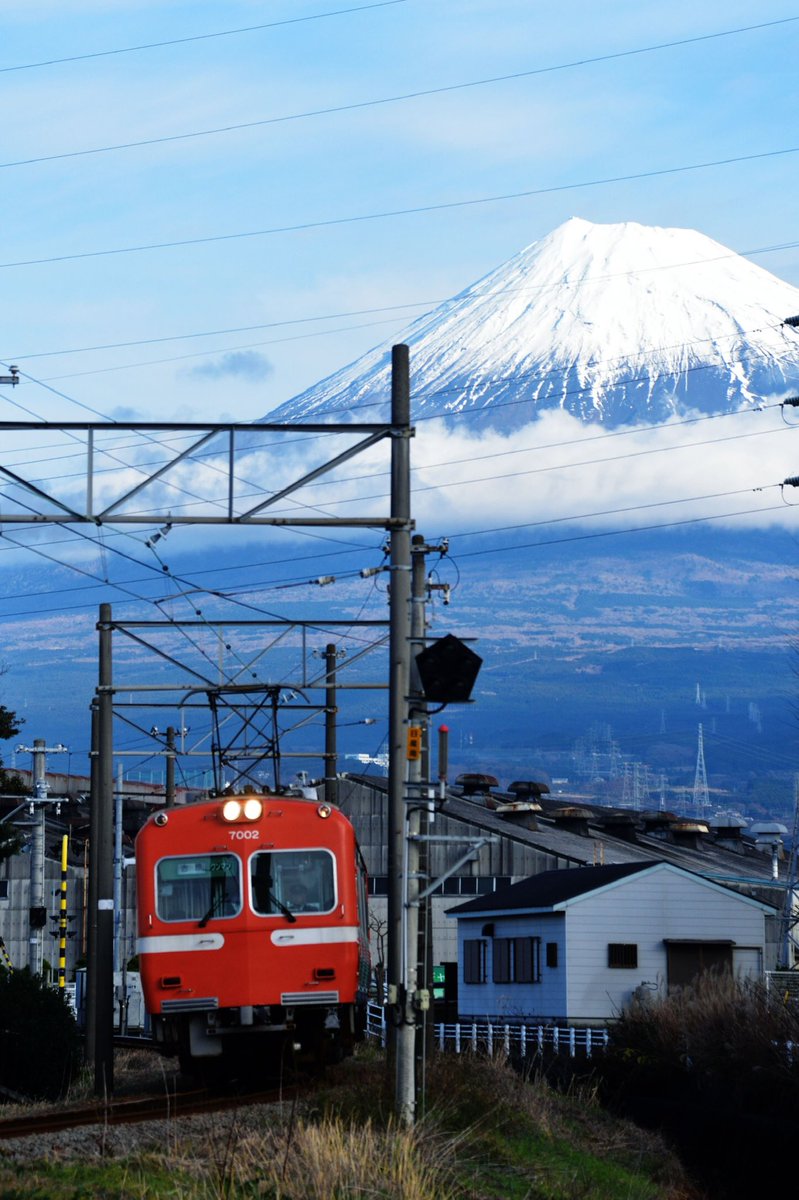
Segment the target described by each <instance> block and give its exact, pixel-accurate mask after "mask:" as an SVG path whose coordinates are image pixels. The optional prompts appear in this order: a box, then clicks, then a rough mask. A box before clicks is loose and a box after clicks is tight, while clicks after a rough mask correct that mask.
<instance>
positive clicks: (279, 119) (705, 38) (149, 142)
mask: <svg viewBox="0 0 799 1200" xmlns="http://www.w3.org/2000/svg"><path fill="white" fill-rule="evenodd" d="M387 3H402V0H387V2H386V3H383V4H371V5H365V6H364V8H363V10H364V11H365V10H366V9H368V8H382V7H386V6H387ZM358 11H362V10H361V9H343V10H339V11H338V12H334V13H321V14H314V15H312V16H309V17H304V18H294V19H293V20H288V21H276V22H274V23H273V24H270V25H263V26H252V27H249V28H245V29H235V30H228V31H223V32H221V33H216V34H205V35H199V36H197V37H193V38H179V39H175V40H173V41H169V42H155V43H151V44H150V45H144V46H131V47H127V48H125V49H121V50H107V51H101V52H99V53H97V54H88V55H77V56H74V57H72V58H66V59H55V60H52V61H51V62H49V63H48V62H41V63H30V64H27V66H20V67H0V74H2V73H3V72H4V71H5V72H8V71H13V70H25V69H31V68H32V67H42V66H50V65H54V63H58V62H61V63H63V62H75V61H79V60H80V59H82V58H99V57H104V56H105V55H110V54H125V53H131V52H132V51H134V50H147V49H151V48H153V47H160V46H170V45H178V44H180V43H182V42H190V41H202V40H205V39H207V38H211V37H225V36H230V34H234V33H248V32H251V31H252V30H253V29H270V28H274V27H275V26H277V25H289V24H296V23H298V22H299V21H301V20H306V21H307V20H320V19H322V18H323V17H330V16H340V15H342V14H343V13H352V12H358ZM795 21H799V17H780V18H778V19H776V20H773V21H761V22H759V23H758V24H755V25H740V26H737V27H736V28H734V29H722V30H717V31H715V32H713V33H705V34H697V35H695V36H694V37H687V38H677V39H674V40H672V41H667V42H656V43H654V44H652V45H648V46H637V47H633V48H632V49H628V50H617V51H612V52H610V53H608V54H596V55H592V56H590V57H586V58H578V59H573V60H571V61H570V62H563V63H555V64H552V65H550V66H544V67H532V68H530V69H529V70H525V71H511V72H508V73H506V74H501V75H490V76H486V77H484V78H481V79H467V80H461V81H458V82H455V83H450V84H443V85H441V86H437V87H429V88H418V89H416V90H414V91H409V92H400V93H397V94H396V95H390V96H377V97H372V98H370V99H368V100H356V101H351V102H349V103H347V104H335V105H329V106H327V107H322V108H313V109H306V110H305V111H303V112H295V113H284V114H282V115H280V116H273V117H260V118H257V119H255V120H249V121H238V122H230V123H227V124H225V125H219V126H216V127H213V128H207V129H193V130H188V131H186V132H184V133H174V134H162V135H160V136H158V137H151V138H137V139H132V140H129V141H124V142H115V143H111V144H107V145H103V146H90V147H87V148H85V149H80V150H64V151H60V152H59V153H56V154H40V155H36V156H31V157H29V158H20V159H12V160H10V161H8V162H0V170H4V169H9V168H13V167H27V166H32V165H34V164H38V163H49V162H58V161H61V160H64V159H72V158H84V157H87V156H92V155H101V154H111V153H116V152H120V151H123V150H135V149H141V148H144V147H146V146H161V145H164V144H165V143H174V142H184V141H192V140H196V139H198V138H206V137H219V136H222V135H224V134H228V133H238V132H241V131H243V130H246V129H262V128H263V127H264V126H268V125H280V124H285V123H287V122H292V121H304V120H309V119H311V118H314V117H323V116H334V115H338V114H340V113H349V112H357V111H358V110H360V109H369V108H377V107H380V106H385V105H390V104H398V103H402V102H405V101H407V100H419V99H423V98H426V97H428V96H440V95H445V94H447V93H452V92H460V91H466V90H469V89H471V88H480V87H487V86H489V85H492V84H497V83H509V82H512V81H516V80H519V79H531V78H534V77H536V76H540V75H551V74H555V73H557V72H560V71H570V70H574V69H576V68H578V67H586V66H594V65H596V64H598V63H605V62H616V61H618V60H619V59H624V58H634V57H636V56H640V55H644V54H653V53H656V52H658V51H662V50H673V49H677V48H680V47H683V46H691V45H696V44H698V43H704V42H710V41H715V40H718V39H720V38H729V37H735V36H738V35H740V34H743V33H753V32H755V31H758V30H761V29H771V28H774V27H775V26H782V25H789V24H792V23H793V22H795Z"/></svg>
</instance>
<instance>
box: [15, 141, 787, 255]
mask: <svg viewBox="0 0 799 1200" xmlns="http://www.w3.org/2000/svg"><path fill="white" fill-rule="evenodd" d="M791 154H799V146H783V147H780V148H779V149H776V150H760V151H757V152H755V153H751V154H736V155H729V156H727V157H725V158H715V159H708V160H706V161H704V162H697V163H683V164H681V165H679V166H674V167H655V168H652V169H651V170H649V171H632V172H630V173H628V174H621V175H607V176H603V177H599V178H596V179H583V180H580V181H579V182H577V183H559V184H552V185H549V186H547V187H536V188H525V189H522V190H519V191H513V192H501V193H497V194H495V195H491V196H472V197H468V198H466V199H462V200H448V201H441V202H439V203H435V204H433V203H430V204H414V205H409V206H408V207H405V208H391V209H384V210H383V211H381V212H370V213H356V214H352V215H350V216H343V217H327V218H320V219H317V220H313V221H299V222H295V223H291V224H287V225H273V226H271V227H267V228H264V229H245V230H237V231H235V232H232V233H217V234H207V235H205V236H203V237H192V238H172V239H169V240H166V241H161V242H141V243H137V244H132V245H128V246H109V247H106V248H104V249H102V250H80V251H75V252H73V253H71V254H49V255H46V256H44V257H41V258H22V259H13V260H9V261H6V262H0V270H11V269H13V268H16V267H38V266H45V265H48V266H49V265H52V264H54V263H63V262H79V261H81V260H86V259H93V258H109V257H114V256H117V255H125V254H140V253H143V252H145V251H154V250H178V249H182V248H184V247H188V246H207V245H212V244H218V243H221V242H234V241H243V240H247V239H250V238H261V237H273V236H276V235H278V234H284V233H304V232H307V231H308V230H311V229H331V228H334V227H341V226H345V225H357V224H362V223H364V222H371V221H385V220H390V219H392V218H394V217H408V216H420V215H423V214H426V213H434V212H452V211H454V210H456V209H461V208H475V207H477V206H480V205H484V204H500V203H506V202H508V201H512V200H526V199H530V198H531V197H533V196H546V195H552V194H554V193H557V192H571V191H579V190H581V189H583V188H595V187H607V186H609V185H610V184H614V183H630V182H634V181H635V180H639V179H657V178H662V177H665V176H668V175H680V174H685V173H688V172H691V171H705V170H712V169H714V168H716V167H726V166H734V165H738V164H740V163H745V162H757V161H762V160H765V159H770V158H779V157H785V156H787V155H791Z"/></svg>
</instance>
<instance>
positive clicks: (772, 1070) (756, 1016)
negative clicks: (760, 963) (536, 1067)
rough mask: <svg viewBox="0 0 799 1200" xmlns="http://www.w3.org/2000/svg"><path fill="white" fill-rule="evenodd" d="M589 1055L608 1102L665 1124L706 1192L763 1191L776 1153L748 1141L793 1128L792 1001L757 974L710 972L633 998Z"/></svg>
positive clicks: (797, 1107) (798, 1082) (797, 1025)
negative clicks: (661, 992) (655, 994)
mask: <svg viewBox="0 0 799 1200" xmlns="http://www.w3.org/2000/svg"><path fill="white" fill-rule="evenodd" d="M594 1063H595V1069H596V1070H597V1073H598V1074H599V1076H600V1077H601V1095H602V1097H603V1099H604V1100H605V1102H606V1103H607V1104H609V1106H610V1107H611V1108H613V1109H614V1110H615V1111H616V1112H618V1113H621V1114H623V1115H625V1116H629V1117H632V1118H633V1119H634V1120H637V1121H639V1122H640V1123H642V1124H645V1125H648V1126H650V1127H658V1128H660V1129H663V1130H665V1131H666V1132H667V1133H668V1134H669V1135H670V1136H671V1137H672V1138H673V1140H674V1142H675V1144H676V1145H677V1146H678V1148H679V1150H680V1152H681V1154H682V1155H683V1158H684V1160H685V1161H686V1162H687V1163H688V1164H690V1166H691V1168H692V1169H693V1170H694V1171H695V1172H696V1173H697V1174H698V1175H699V1176H700V1178H701V1179H702V1181H703V1183H704V1185H705V1186H708V1187H711V1188H713V1194H723V1195H724V1196H725V1197H728V1198H730V1200H731V1198H732V1197H737V1196H746V1197H748V1196H750V1195H752V1194H753V1193H757V1192H760V1191H762V1190H763V1188H765V1187H766V1179H767V1177H768V1174H769V1172H770V1171H771V1170H772V1169H774V1170H776V1169H777V1167H776V1163H777V1159H776V1157H775V1156H773V1155H770V1154H766V1155H764V1156H763V1157H762V1158H761V1156H759V1155H757V1154H754V1153H753V1147H754V1146H756V1145H760V1144H762V1145H766V1144H767V1143H772V1142H773V1143H774V1144H778V1143H779V1142H780V1139H781V1138H785V1139H787V1140H791V1139H792V1138H793V1137H795V1131H796V1126H797V1122H799V1010H798V1009H797V1007H796V1006H795V1005H794V1004H792V1003H790V1002H786V1001H785V1000H784V998H783V997H782V996H779V995H776V994H773V993H771V994H770V993H769V992H768V991H767V990H766V988H765V987H764V986H763V985H762V984H761V983H757V982H753V981H750V980H745V979H734V978H733V977H732V976H731V975H729V974H721V975H719V974H714V973H708V974H705V975H702V976H700V977H699V978H698V980H697V981H696V983H695V985H694V986H692V987H687V988H681V989H678V990H676V991H675V992H673V993H672V994H670V995H669V996H667V997H665V998H650V997H648V996H644V997H643V998H642V999H638V1000H635V1001H634V1002H633V1003H631V1004H630V1005H629V1006H628V1007H627V1008H626V1009H625V1010H624V1011H623V1012H622V1013H621V1016H620V1018H619V1021H618V1023H617V1025H616V1026H615V1028H614V1029H613V1030H612V1033H611V1044H610V1047H609V1050H608V1052H607V1054H606V1055H604V1056H598V1057H597V1058H596V1059H595V1060H594ZM716 1189H719V1190H718V1191H716Z"/></svg>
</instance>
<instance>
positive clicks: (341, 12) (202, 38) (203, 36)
mask: <svg viewBox="0 0 799 1200" xmlns="http://www.w3.org/2000/svg"><path fill="white" fill-rule="evenodd" d="M405 3H406V0H375V2H374V3H372V4H361V5H358V6H357V7H354V8H339V9H335V10H334V11H332V12H326V13H309V14H308V15H307V16H305V17H286V18H284V19H283V20H280V21H268V22H266V23H264V24H262V25H243V26H241V27H239V28H238V29H218V30H216V31H215V32H213V33H195V34H191V35H189V36H187V37H180V38H169V39H165V40H164V41H160V42H142V43H140V44H139V45H137V46H117V47H115V48H114V49H112V50H94V51H90V52H88V53H86V54H70V55H68V56H66V57H64V58H45V59H41V60H39V61H38V62H29V63H16V64H15V65H14V66H10V67H0V74H8V73H9V72H11V71H32V70H35V69H36V68H38V67H55V66H60V65H61V64H63V63H73V62H86V61H87V60H88V59H92V58H110V57H111V56H112V55H116V54H135V53H138V52H139V51H142V50H159V49H161V48H163V47H165V46H185V45H187V44H188V43H189V42H207V41H210V40H212V39H214V38H223V37H234V36H236V35H239V34H243V33H257V32H259V31H261V30H264V29H277V28H279V27H280V26H281V25H302V24H304V23H305V22H307V21H324V20H326V19H327V18H328V17H341V16H346V15H348V14H350V13H358V12H368V10H369V9H372V8H390V7H391V6H392V5H394V4H405ZM775 24H776V22H775ZM753 28H756V27H753ZM734 32H736V31H735V30H731V31H730V33H734ZM719 36H723V35H721V34H720V35H719Z"/></svg>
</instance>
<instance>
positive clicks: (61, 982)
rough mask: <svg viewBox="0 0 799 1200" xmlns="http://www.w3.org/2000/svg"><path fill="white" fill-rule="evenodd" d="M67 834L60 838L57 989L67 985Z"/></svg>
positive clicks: (62, 988)
mask: <svg viewBox="0 0 799 1200" xmlns="http://www.w3.org/2000/svg"><path fill="white" fill-rule="evenodd" d="M68 850H69V835H68V834H66V833H65V834H64V836H63V838H62V839H61V907H60V910H59V914H58V990H59V991H60V992H62V993H63V991H64V989H65V988H66V986H67V851H68Z"/></svg>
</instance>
